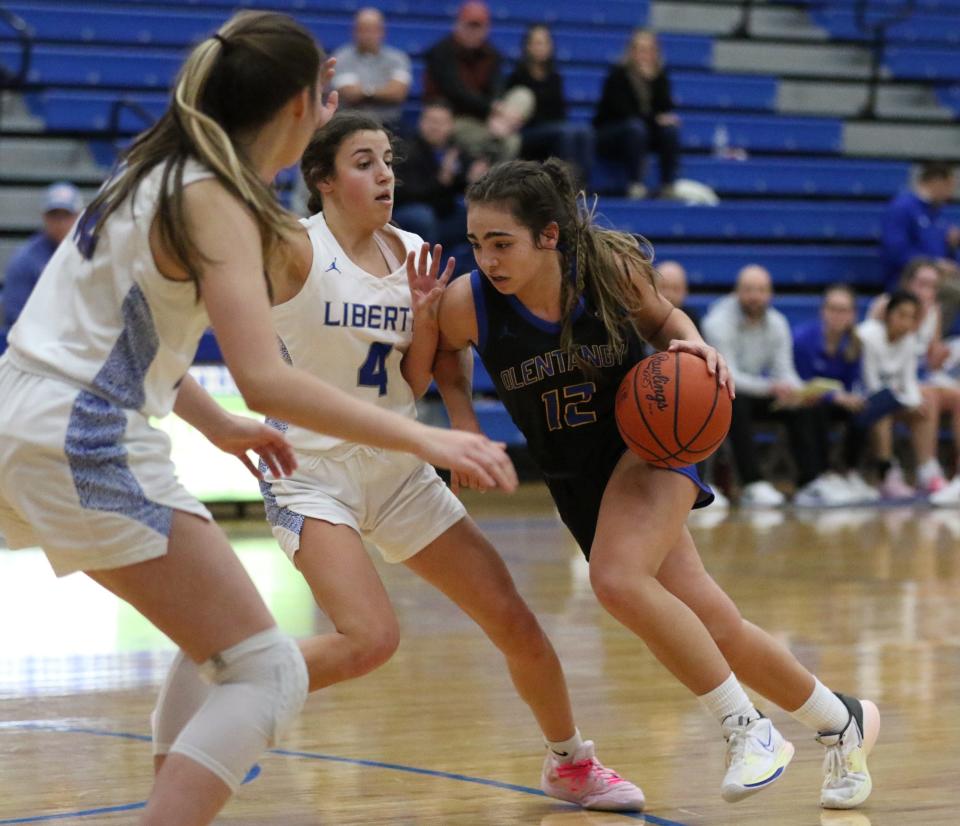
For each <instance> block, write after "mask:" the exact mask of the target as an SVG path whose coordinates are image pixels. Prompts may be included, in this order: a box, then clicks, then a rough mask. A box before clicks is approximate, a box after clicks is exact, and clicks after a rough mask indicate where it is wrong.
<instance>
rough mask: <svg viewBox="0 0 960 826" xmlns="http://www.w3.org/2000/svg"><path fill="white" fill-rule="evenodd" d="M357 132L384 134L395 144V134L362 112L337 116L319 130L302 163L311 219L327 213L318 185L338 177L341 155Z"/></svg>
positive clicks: (341, 113)
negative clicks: (346, 143) (337, 163)
mask: <svg viewBox="0 0 960 826" xmlns="http://www.w3.org/2000/svg"><path fill="white" fill-rule="evenodd" d="M357 132H383V133H384V134H385V135H386V136H387V138H388V139H389V141H390V145H391V147H392V146H393V144H394V136H393V134H392V133H391V132H390V130H389V129H387V128H386V127H385V126H384V125H383V124H382V123H381V122H380V121H379V120H377V118H375V117H372V116H371V115H365V114H363V113H362V112H337V114H335V115H334V116H333V117H332V118H330V120H329V121H328V122H327V123H326V124H324V126H323V127H322V128H320V129H318V130H317V132H316V134H315V135H314V136H313V138H311V140H310V143H309V145H308V146H307V148H306V151H305V152H304V153H303V158H301V160H300V174H301V175H303V182H304V183H305V184H306V185H307V189H308V190H309V192H310V200H309V201H307V209H308V210H309V211H310V214H311V215H314V214H315V213H317V212H321V211H322V210H323V196H322V195H321V194H320V189H319V188H318V186H317V184H318V183H319V182H320V181H324V180H326V179H328V178H332V177H333V176H334V175H335V174H336V161H337V151H338V150H339V149H340V146H341V145H342V144H343V142H344V141H345V140H346V139H347V138H349V137H350V136H351V135H354V134H356V133H357ZM395 159H396V158H395Z"/></svg>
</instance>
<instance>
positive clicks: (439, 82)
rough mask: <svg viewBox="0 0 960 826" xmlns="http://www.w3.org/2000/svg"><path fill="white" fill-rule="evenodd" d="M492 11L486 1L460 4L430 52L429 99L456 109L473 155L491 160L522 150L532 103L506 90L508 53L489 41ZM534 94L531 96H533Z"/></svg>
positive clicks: (460, 132)
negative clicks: (503, 97) (506, 93)
mask: <svg viewBox="0 0 960 826" xmlns="http://www.w3.org/2000/svg"><path fill="white" fill-rule="evenodd" d="M489 36H490V10H489V9H488V8H487V4H486V3H484V2H482V0H467V2H465V3H463V5H461V6H460V9H459V11H458V13H457V19H456V22H455V23H454V27H453V32H452V33H451V34H450V35H448V36H447V37H445V38H443V39H442V40H440V41H439V42H437V43H435V44H434V45H433V46H431V47H430V49H429V50H428V51H427V53H426V74H425V78H424V95H423V97H424V101H426V102H430V101H435V100H444V101H446V103H447V104H448V105H449V106H450V108H451V110H452V111H453V114H454V117H455V121H456V139H457V142H458V143H459V144H460V145H462V146H464V147H465V148H466V149H467V151H469V152H470V154H472V155H475V156H479V155H483V156H486V157H487V158H488V159H489V160H491V161H500V160H509V159H511V158H515V157H516V156H517V155H518V154H519V152H520V135H519V130H520V127H521V126H523V123H524V121H525V120H526V119H527V118H528V117H529V116H530V114H531V113H532V111H533V101H532V99H531V100H526V99H524V98H520V97H518V96H511V98H509V99H508V100H506V101H500V100H498V98H499V96H500V94H501V93H502V91H503V72H502V69H503V55H502V54H501V53H500V51H499V50H498V49H497V48H496V47H495V46H494V45H493V44H492V43H490V40H489ZM530 98H532V95H530Z"/></svg>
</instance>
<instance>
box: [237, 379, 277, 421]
mask: <svg viewBox="0 0 960 826" xmlns="http://www.w3.org/2000/svg"><path fill="white" fill-rule="evenodd" d="M233 380H234V383H235V384H236V385H237V390H239V391H240V395H241V396H242V397H243V401H244V403H245V404H246V405H247V407H248V408H249V409H250V410H251V411H252V412H254V413H259V414H260V415H262V416H276V415H278V413H279V410H278V408H279V407H280V405H281V403H282V399H283V398H284V396H285V394H284V392H283V390H282V388H281V387H280V386H279V384H280V382H278V377H277V376H276V375H275V374H271V373H268V372H265V371H259V370H258V371H245V372H240V373H234V376H233Z"/></svg>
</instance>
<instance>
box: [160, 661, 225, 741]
mask: <svg viewBox="0 0 960 826" xmlns="http://www.w3.org/2000/svg"><path fill="white" fill-rule="evenodd" d="M212 688H213V685H212V683H210V682H209V681H207V680H206V679H204V677H203V675H202V674H201V672H200V666H199V665H197V664H196V663H195V662H194V661H193V660H191V659H190V658H189V657H188V656H186V655H185V654H184V653H183V651H178V652H177V655H176V656H175V657H174V658H173V662H172V663H170V670H169V671H168V672H167V679H166V680H165V681H164V683H163V688H161V689H160V696H159V697H158V698H157V706H156V708H155V709H154V710H153V714H151V715H150V727H151V729H152V731H153V753H154V754H155V755H161V754H167V752H169V751H170V747H171V746H173V743H174V741H175V740H176V739H177V737H178V736H179V734H180V732H181V731H183V728H184V726H186V724H187V723H189V722H190V720H191V719H192V718H193V715H194V714H196V713H197V711H199V710H200V707H201V706H202V705H203V704H204V702H205V701H206V699H207V697H208V696H209V695H210V691H211V690H212Z"/></svg>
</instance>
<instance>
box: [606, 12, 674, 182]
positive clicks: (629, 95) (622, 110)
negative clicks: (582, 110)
mask: <svg viewBox="0 0 960 826" xmlns="http://www.w3.org/2000/svg"><path fill="white" fill-rule="evenodd" d="M593 125H594V127H595V128H596V130H597V151H598V155H599V156H600V157H602V158H607V159H609V160H611V161H615V162H617V163H619V164H622V165H623V166H624V167H625V168H626V174H627V189H626V194H627V195H628V197H631V198H643V197H645V196H646V194H647V189H646V186H645V185H644V178H645V174H646V159H647V150H648V149H649V148H653V149H656V151H657V154H658V155H659V157H660V195H661V196H662V197H672V195H673V184H674V182H675V181H676V179H677V171H678V165H679V161H680V132H679V125H680V119H679V118H678V117H677V114H676V112H675V111H674V105H673V96H672V94H671V91H670V78H669V77H668V76H667V72H666V69H665V68H664V65H663V59H662V57H661V55H660V46H659V44H658V43H657V38H656V35H655V34H654V33H653V32H652V31H650V30H649V29H637V30H636V31H634V33H633V35H632V37H631V38H630V43H629V45H628V47H627V51H626V54H625V55H624V58H623V60H622V61H621V62H620V63H619V64H617V65H615V66H613V67H611V69H610V71H609V73H608V74H607V78H606V80H605V81H604V84H603V92H602V94H601V96H600V103H599V104H598V105H597V112H596V114H595V115H594V118H593Z"/></svg>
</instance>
